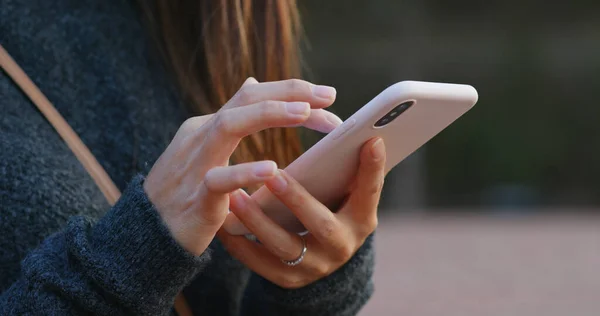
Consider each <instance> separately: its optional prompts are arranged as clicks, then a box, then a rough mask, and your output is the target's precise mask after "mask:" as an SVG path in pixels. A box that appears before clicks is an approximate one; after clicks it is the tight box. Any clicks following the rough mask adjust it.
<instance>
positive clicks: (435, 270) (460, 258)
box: [360, 216, 600, 316]
mask: <svg viewBox="0 0 600 316" xmlns="http://www.w3.org/2000/svg"><path fill="white" fill-rule="evenodd" d="M376 244H377V266H376V275H375V285H376V293H375V295H374V297H373V298H372V300H371V301H370V302H369V303H368V305H367V306H366V307H365V308H364V309H363V311H362V312H361V314H360V315H361V316H366V315H411V316H413V315H416V316H429V315H444V316H454V315H457V316H458V315H461V316H470V315H474V316H475V315H477V316H479V315H485V316H500V315H502V316H504V315H510V316H535V315H544V316H555V315H556V316H559V315H560V316H588V315H589V316H591V315H594V316H596V315H600V216H599V217H586V218H583V217H579V218H576V217H572V218H567V217H554V218H533V219H532V218H529V219H521V220H517V219H498V218H496V219H491V218H445V219H439V218H438V219H432V218H423V219H416V218H402V217H382V218H381V219H380V228H379V229H378V234H377V236H376Z"/></svg>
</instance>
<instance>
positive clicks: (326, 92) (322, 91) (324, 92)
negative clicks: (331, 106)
mask: <svg viewBox="0 0 600 316" xmlns="http://www.w3.org/2000/svg"><path fill="white" fill-rule="evenodd" d="M336 93H337V91H336V90H335V88H334V87H329V86H313V94H314V95H315V96H316V97H317V98H322V99H327V100H333V99H335V95H336Z"/></svg>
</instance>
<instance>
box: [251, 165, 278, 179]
mask: <svg viewBox="0 0 600 316" xmlns="http://www.w3.org/2000/svg"><path fill="white" fill-rule="evenodd" d="M253 171H254V175H255V176H257V177H258V178H269V177H272V176H273V175H275V173H276V172H277V164H275V162H273V161H261V162H258V163H256V164H255V165H254V170H253Z"/></svg>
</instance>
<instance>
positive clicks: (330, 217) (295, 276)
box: [218, 138, 385, 289]
mask: <svg viewBox="0 0 600 316" xmlns="http://www.w3.org/2000/svg"><path fill="white" fill-rule="evenodd" d="M384 166H385V146H384V144H383V140H381V139H380V138H377V139H372V140H370V141H369V142H367V143H366V144H365V145H364V146H363V148H362V151H361V156H360V167H359V170H358V174H357V176H356V178H355V180H354V185H353V188H352V190H351V192H350V195H349V196H348V198H347V200H346V202H345V204H344V205H343V206H342V207H341V209H340V210H339V211H338V212H337V213H333V212H331V211H330V210H329V209H327V207H325V206H324V205H323V204H321V203H320V202H319V201H317V200H316V199H315V198H313V197H312V196H311V195H310V194H309V193H308V192H307V191H306V190H305V189H304V188H303V187H302V186H301V185H300V184H299V183H298V182H296V181H295V180H294V179H293V178H292V177H290V176H289V175H287V174H286V173H285V172H284V171H282V170H280V171H279V172H278V174H277V176H275V177H273V178H272V179H270V180H268V181H267V182H266V185H267V187H268V188H269V190H270V191H271V192H273V193H274V194H275V195H276V196H277V197H278V198H279V199H280V200H281V201H282V202H283V203H284V204H285V205H286V206H287V207H288V208H289V209H290V210H291V211H292V212H293V213H294V215H296V217H298V219H299V220H300V221H301V222H302V224H304V226H305V227H306V228H307V229H308V231H309V233H308V234H307V235H305V236H304V238H305V242H306V248H307V251H306V255H305V257H304V259H303V261H302V262H301V263H300V264H298V265H296V266H287V265H286V264H285V263H283V262H282V261H281V260H286V261H293V260H295V259H297V258H298V257H299V255H300V254H301V253H302V249H303V241H302V239H301V237H300V236H298V235H297V234H294V233H290V232H288V231H286V230H284V229H283V228H282V227H280V226H279V225H277V224H276V223H274V222H273V221H272V220H271V219H270V218H269V217H267V216H266V215H265V214H264V213H263V212H262V211H261V209H260V207H259V205H258V204H257V203H256V202H255V201H254V200H253V199H252V198H251V197H250V196H248V194H246V193H245V192H244V191H243V190H236V191H235V192H233V193H232V194H231V205H230V208H231V211H232V212H233V213H235V215H236V216H237V217H238V219H239V220H240V221H241V222H242V223H243V224H244V225H245V226H246V227H247V228H248V229H249V230H250V231H251V232H252V234H254V235H255V236H256V237H257V239H258V240H259V241H260V244H259V243H256V242H253V241H250V240H248V239H246V238H245V237H244V236H233V235H230V234H228V233H227V232H226V231H225V230H220V231H219V233H218V236H219V238H220V239H221V241H222V242H223V244H224V245H225V247H226V248H227V250H228V251H229V253H230V254H231V255H232V256H234V257H235V258H237V259H238V260H240V261H241V262H243V263H244V264H245V265H246V266H248V267H249V268H250V269H252V270H253V271H254V272H256V273H258V274H260V275H261V276H263V277H264V278H265V279H267V280H269V281H271V282H273V283H275V284H277V285H279V286H281V287H284V288H290V289H292V288H299V287H302V286H305V285H307V284H309V283H312V282H314V281H316V280H318V279H321V278H323V277H325V276H327V275H329V274H331V273H332V272H334V271H335V270H337V269H338V268H339V267H341V266H342V265H343V264H344V263H346V262H347V261H348V260H349V259H350V258H351V257H352V256H353V255H354V253H355V252H356V250H358V248H359V247H360V246H361V245H362V244H363V243H364V241H365V239H366V238H367V237H368V236H369V235H370V234H371V233H372V232H373V231H374V230H375V227H376V226H377V204H378V203H379V197H380V195H381V189H382V187H383V178H384V176H385V173H384Z"/></svg>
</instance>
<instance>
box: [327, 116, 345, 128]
mask: <svg viewBox="0 0 600 316" xmlns="http://www.w3.org/2000/svg"><path fill="white" fill-rule="evenodd" d="M325 118H326V119H327V122H329V123H331V125H332V126H333V128H336V127H338V126H340V125H342V123H344V122H343V121H342V119H340V118H339V117H338V116H337V115H335V114H333V113H331V112H327V116H326V117H325Z"/></svg>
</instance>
